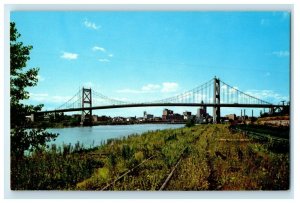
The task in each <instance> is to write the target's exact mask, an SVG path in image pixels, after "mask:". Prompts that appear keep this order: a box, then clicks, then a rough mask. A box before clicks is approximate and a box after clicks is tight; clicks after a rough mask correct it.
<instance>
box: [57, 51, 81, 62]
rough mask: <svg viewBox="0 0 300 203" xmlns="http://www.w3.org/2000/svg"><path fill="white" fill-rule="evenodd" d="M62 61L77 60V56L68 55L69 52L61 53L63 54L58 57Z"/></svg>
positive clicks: (73, 54)
mask: <svg viewBox="0 0 300 203" xmlns="http://www.w3.org/2000/svg"><path fill="white" fill-rule="evenodd" d="M60 57H61V58H63V59H67V60H74V59H77V58H78V54H75V53H70V52H63V54H62V55H61V56H60Z"/></svg>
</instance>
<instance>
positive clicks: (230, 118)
mask: <svg viewBox="0 0 300 203" xmlns="http://www.w3.org/2000/svg"><path fill="white" fill-rule="evenodd" d="M225 117H226V118H227V119H228V120H233V121H234V120H236V119H237V117H236V115H235V114H229V115H226V116H225Z"/></svg>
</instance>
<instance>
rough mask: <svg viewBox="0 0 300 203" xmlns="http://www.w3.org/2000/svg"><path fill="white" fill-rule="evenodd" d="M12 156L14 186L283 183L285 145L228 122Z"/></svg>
mask: <svg viewBox="0 0 300 203" xmlns="http://www.w3.org/2000/svg"><path fill="white" fill-rule="evenodd" d="M229 140H230V141H229ZM17 163H18V167H16V168H15V169H14V170H12V189H33V190H38V189H67V190H159V189H162V190H287V189H289V172H290V169H289V164H290V163H289V154H288V152H285V153H279V152H276V151H272V150H270V149H269V145H268V143H260V142H259V141H257V140H252V139H249V137H246V136H245V135H244V134H242V133H238V132H232V131H230V129H229V128H228V126H227V125H198V126H194V127H191V128H179V129H168V130H160V131H155V132H148V133H143V134H141V135H131V136H128V137H127V138H121V139H110V140H108V142H107V143H106V144H104V145H102V146H99V147H96V148H94V149H90V150H85V149H82V148H80V146H78V147H77V148H76V147H75V148H72V147H64V148H60V149H57V148H56V149H55V148H51V149H50V150H48V151H46V150H45V151H41V152H36V153H34V154H33V155H32V156H31V157H28V158H26V160H22V161H19V162H17ZM49 169H51V170H49Z"/></svg>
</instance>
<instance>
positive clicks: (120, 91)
mask: <svg viewBox="0 0 300 203" xmlns="http://www.w3.org/2000/svg"><path fill="white" fill-rule="evenodd" d="M117 92H118V93H133V94H139V93H144V92H143V91H141V90H134V89H129V88H126V89H121V90H117Z"/></svg>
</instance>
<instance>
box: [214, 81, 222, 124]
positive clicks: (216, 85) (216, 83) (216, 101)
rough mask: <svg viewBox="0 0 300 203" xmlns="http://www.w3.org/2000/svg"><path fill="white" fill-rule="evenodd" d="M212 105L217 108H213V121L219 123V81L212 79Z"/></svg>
mask: <svg viewBox="0 0 300 203" xmlns="http://www.w3.org/2000/svg"><path fill="white" fill-rule="evenodd" d="M214 104H215V105H218V106H214V107H213V121H214V123H220V112H221V111H220V79H218V78H216V77H215V78H214Z"/></svg>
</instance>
